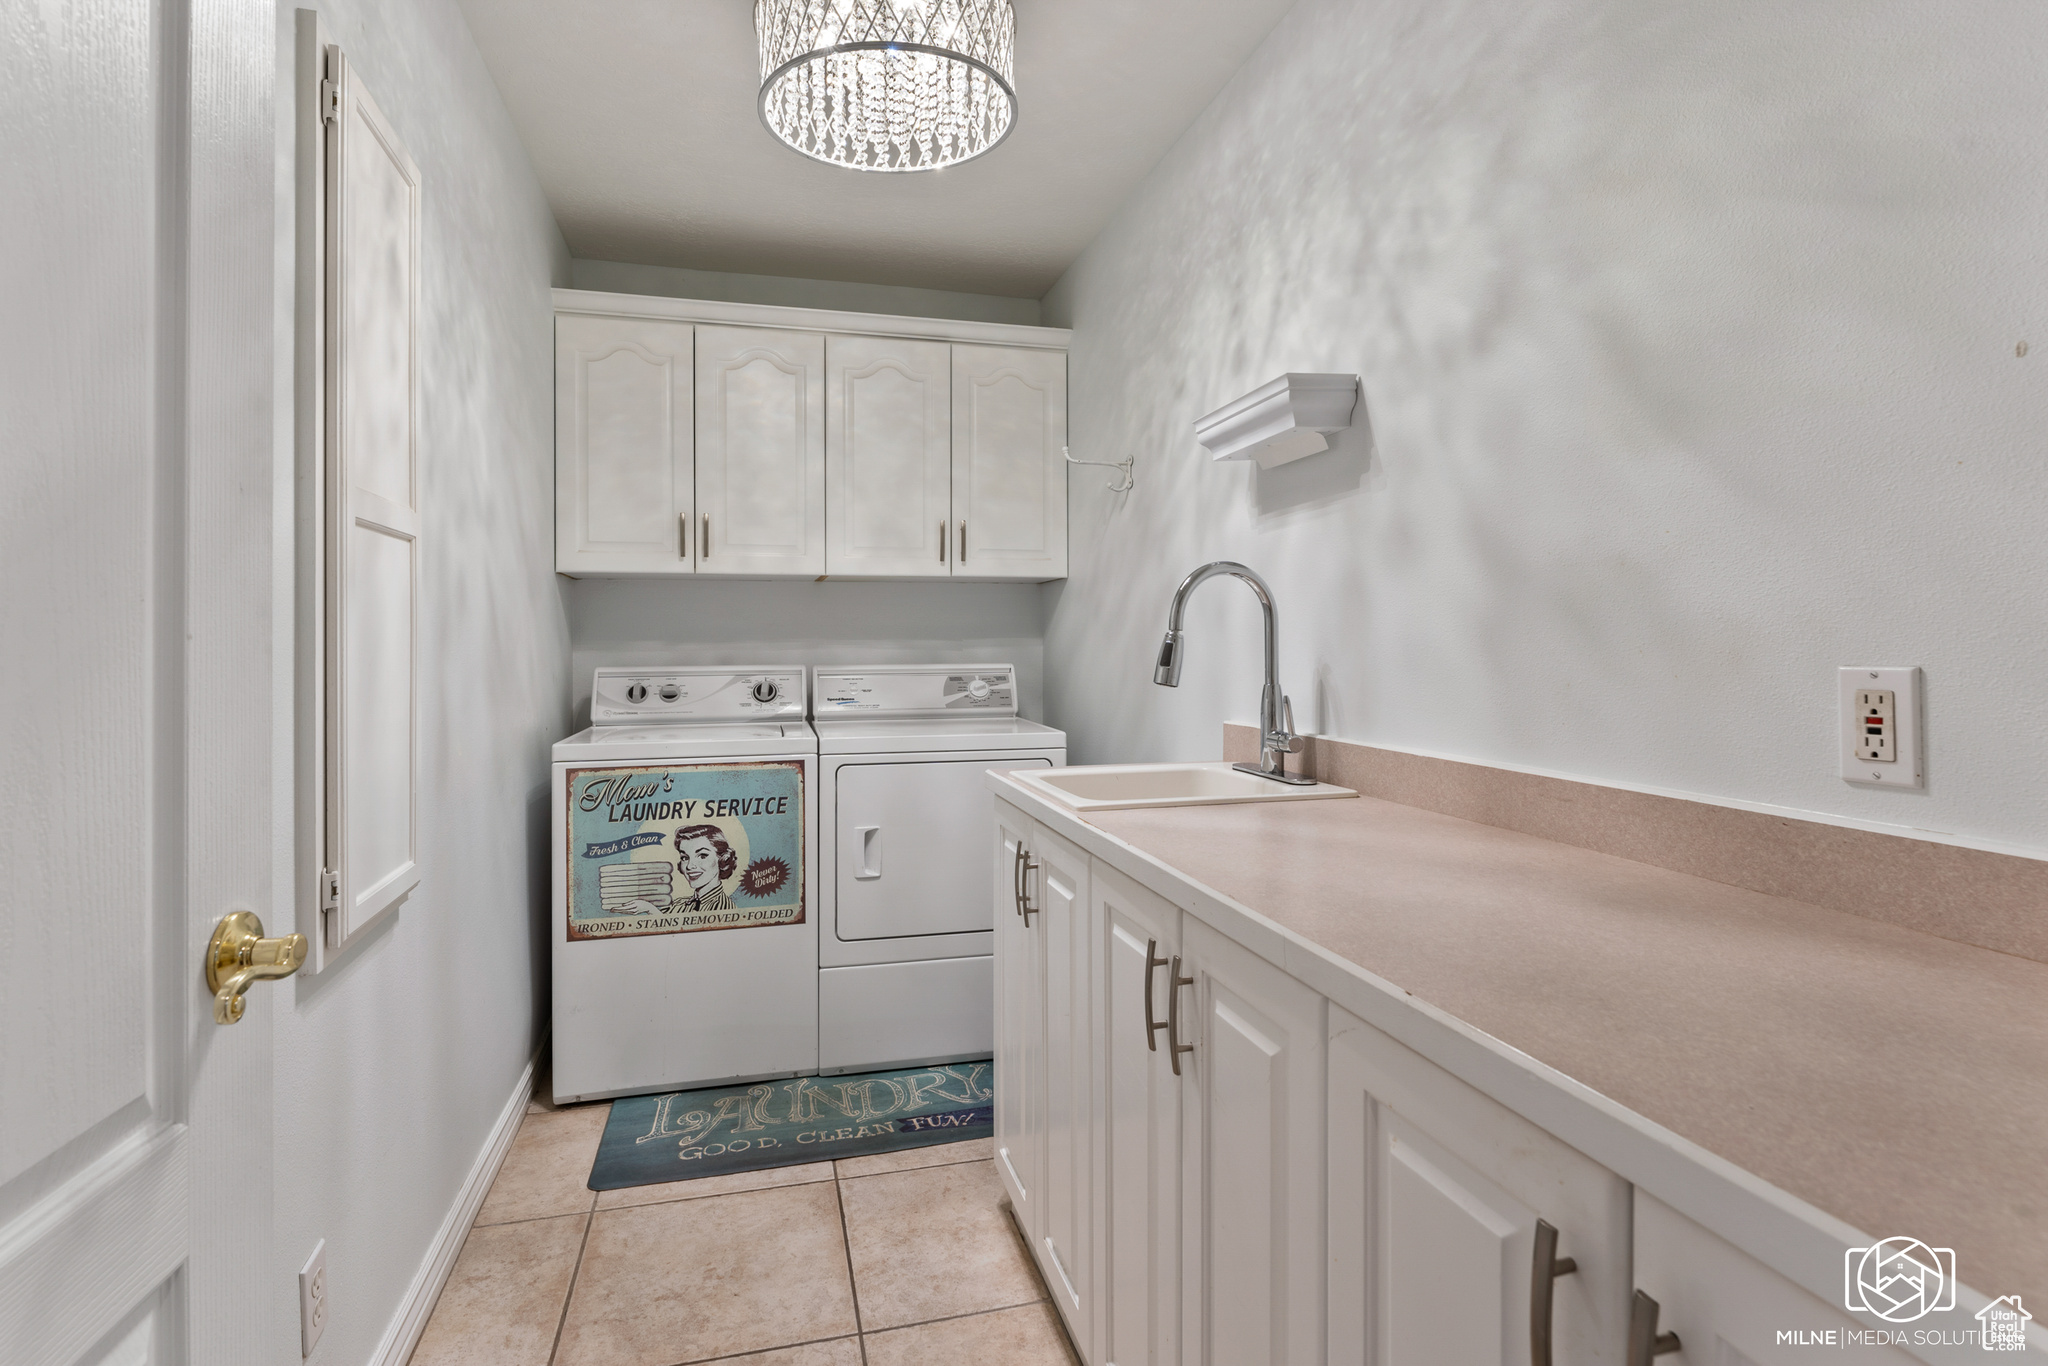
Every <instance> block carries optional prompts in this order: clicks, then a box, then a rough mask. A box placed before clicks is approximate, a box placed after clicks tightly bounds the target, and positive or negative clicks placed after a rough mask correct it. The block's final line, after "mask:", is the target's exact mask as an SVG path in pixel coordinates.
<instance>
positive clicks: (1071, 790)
mask: <svg viewBox="0 0 2048 1366" xmlns="http://www.w3.org/2000/svg"><path fill="white" fill-rule="evenodd" d="M1008 776H1009V777H1011V778H1014V779H1015V780H1016V781H1018V782H1020V783H1023V784H1024V785H1025V786H1027V787H1030V788H1033V789H1035V790H1036V791H1038V792H1039V793H1041V794H1042V795H1044V796H1048V797H1051V798H1053V799H1054V800H1055V801H1058V802H1061V803H1063V804H1065V805H1067V806H1071V807H1073V808H1074V809H1075V810H1076V811H1114V810H1117V809H1120V808H1123V807H1134V806H1220V805H1222V804H1224V803H1226V802H1304V801H1317V800H1321V799H1323V798H1328V797H1356V796H1357V795H1358V794H1357V793H1356V792H1353V791H1352V790H1351V789H1350V788H1348V787H1334V786H1332V785H1331V784H1329V783H1317V784H1315V785H1314V786H1313V787H1296V786H1294V785H1293V784H1291V783H1276V782H1274V781H1273V780H1272V779H1271V778H1261V777H1259V776H1258V775H1257V774H1255V773H1246V772H1243V771H1242V770H1239V769H1236V768H1232V767H1231V766H1230V765H1229V764H1093V765H1088V766H1085V767H1080V768H1039V769H1011V770H1010V771H1009V774H1008Z"/></svg>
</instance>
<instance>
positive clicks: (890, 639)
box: [565, 579, 1045, 728]
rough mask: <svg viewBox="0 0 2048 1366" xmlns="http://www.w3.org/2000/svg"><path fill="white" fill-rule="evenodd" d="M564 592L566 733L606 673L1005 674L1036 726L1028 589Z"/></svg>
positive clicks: (590, 586) (864, 586)
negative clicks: (689, 667)
mask: <svg viewBox="0 0 2048 1366" xmlns="http://www.w3.org/2000/svg"><path fill="white" fill-rule="evenodd" d="M565 582H566V581H565ZM568 588H569V594H568V596H569V621H570V639H571V650H572V658H573V665H572V667H573V669H574V671H575V674H574V678H573V680H572V684H571V686H572V689H573V696H574V699H575V700H574V705H573V714H572V717H571V723H572V725H573V726H574V727H576V728H580V727H582V726H584V725H586V724H588V722H589V718H590V678H591V673H592V671H593V670H595V669H596V668H597V667H598V666H600V665H617V664H623V665H657V664H737V665H750V664H771V665H782V666H792V665H800V666H803V667H805V668H809V667H812V666H815V665H819V664H916V663H925V662H935V663H950V662H955V661H957V662H961V663H967V662H983V663H1003V664H1014V665H1016V666H1017V682H1018V692H1019V694H1020V695H1019V698H1018V706H1019V709H1020V710H1021V711H1022V712H1023V713H1024V715H1026V716H1028V717H1031V718H1032V719H1034V720H1036V719H1039V718H1040V717H1042V716H1043V714H1044V696H1045V688H1044V675H1045V631H1044V625H1043V622H1044V617H1043V615H1042V611H1041V608H1040V599H1039V586H1038V585H1037V584H1035V583H952V582H949V581H945V580H936V581H933V582H930V583H900V582H892V583H836V582H828V583H816V582H811V581H792V580H773V581H766V580H764V581H746V580H730V579H727V580H720V579H681V580H678V579H580V580H576V581H574V582H569V583H568Z"/></svg>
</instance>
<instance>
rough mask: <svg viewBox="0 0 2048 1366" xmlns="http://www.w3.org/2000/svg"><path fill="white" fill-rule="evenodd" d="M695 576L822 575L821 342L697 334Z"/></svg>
mask: <svg viewBox="0 0 2048 1366" xmlns="http://www.w3.org/2000/svg"><path fill="white" fill-rule="evenodd" d="M696 406H697V546H696V554H697V572H698V573H700V574H719V575H742V576H757V575H763V574H808V575H811V576H813V577H815V576H817V575H820V574H823V573H824V572H825V339H824V338H823V337H822V336H819V335H818V334H816V333H811V332H783V331H777V330H773V329H770V328H762V327H699V328H698V329H697V405H696Z"/></svg>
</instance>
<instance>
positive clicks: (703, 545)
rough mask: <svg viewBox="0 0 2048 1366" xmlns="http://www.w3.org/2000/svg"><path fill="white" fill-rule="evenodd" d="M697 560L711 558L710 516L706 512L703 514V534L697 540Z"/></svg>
mask: <svg viewBox="0 0 2048 1366" xmlns="http://www.w3.org/2000/svg"><path fill="white" fill-rule="evenodd" d="M697 558H698V559H700V560H708V559H710V558H711V514H710V513H708V512H707V513H705V514H704V534H703V535H702V536H699V537H698V538H697Z"/></svg>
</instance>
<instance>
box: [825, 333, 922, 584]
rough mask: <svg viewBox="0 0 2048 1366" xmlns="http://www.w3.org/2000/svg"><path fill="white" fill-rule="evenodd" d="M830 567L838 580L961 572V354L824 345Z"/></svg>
mask: <svg viewBox="0 0 2048 1366" xmlns="http://www.w3.org/2000/svg"><path fill="white" fill-rule="evenodd" d="M825 364H826V373H825V480H826V487H825V537H826V542H825V562H826V565H827V566H828V568H829V569H830V571H831V572H832V574H834V575H835V576H837V575H853V576H861V575H888V576H890V577H892V578H945V577H946V576H948V575H949V574H951V573H952V572H953V555H952V548H953V535H952V509H953V438H952V423H953V414H952V401H951V395H952V380H953V371H952V349H951V348H950V347H948V346H947V345H946V344H945V343H944V342H933V341H914V340H911V339H909V338H903V337H828V338H827V339H826V341H825Z"/></svg>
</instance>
